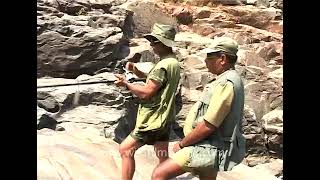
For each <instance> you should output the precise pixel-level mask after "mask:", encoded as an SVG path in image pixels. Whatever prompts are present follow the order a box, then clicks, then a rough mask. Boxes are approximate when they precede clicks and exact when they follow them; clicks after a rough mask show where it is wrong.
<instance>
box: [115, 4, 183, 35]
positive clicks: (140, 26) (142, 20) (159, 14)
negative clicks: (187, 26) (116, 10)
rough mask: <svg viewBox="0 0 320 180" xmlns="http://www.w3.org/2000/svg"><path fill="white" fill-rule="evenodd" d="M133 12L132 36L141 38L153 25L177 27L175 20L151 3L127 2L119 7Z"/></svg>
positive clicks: (157, 5)
mask: <svg viewBox="0 0 320 180" xmlns="http://www.w3.org/2000/svg"><path fill="white" fill-rule="evenodd" d="M121 7H123V8H126V9H128V10H130V11H132V12H133V15H132V18H131V20H132V23H133V27H134V28H133V36H135V37H141V36H142V35H144V34H147V33H150V30H151V28H152V26H153V24H154V23H163V24H172V25H177V22H176V19H175V18H174V17H171V16H170V15H168V14H166V13H165V12H163V11H162V9H161V8H160V7H159V4H157V3H155V2H153V1H138V0H133V1H128V2H127V3H125V4H123V5H121Z"/></svg>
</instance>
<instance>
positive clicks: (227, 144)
mask: <svg viewBox="0 0 320 180" xmlns="http://www.w3.org/2000/svg"><path fill="white" fill-rule="evenodd" d="M237 51H238V44H237V43H236V42H235V41H234V40H232V39H230V38H227V37H220V38H217V39H215V41H214V43H213V44H212V46H211V47H209V48H207V49H205V50H204V53H206V55H207V57H206V59H205V63H206V66H207V68H208V70H209V72H211V73H213V74H216V75H217V77H216V78H215V79H214V80H212V81H211V82H209V83H208V84H207V85H206V86H205V88H204V91H203V94H202V97H201V98H200V99H199V101H198V102H197V103H196V104H195V105H194V106H193V107H192V108H191V110H190V112H189V114H188V116H187V118H186V121H185V126H184V129H183V130H184V134H185V137H184V138H183V139H182V140H181V141H180V142H178V143H176V144H175V145H174V147H173V151H174V152H175V154H174V155H173V156H172V157H171V158H169V159H167V160H166V161H164V162H163V163H161V164H160V165H158V166H157V168H156V169H155V170H154V171H153V174H152V179H153V180H164V179H170V178H173V177H175V176H177V175H180V174H183V173H185V172H187V171H188V172H192V173H193V174H195V175H199V178H200V179H201V180H203V179H210V180H215V179H216V177H217V173H218V171H229V170H231V169H232V168H233V167H234V166H235V165H237V164H239V163H240V162H241V161H242V160H243V158H244V155H245V139H244V137H243V135H242V130H241V124H242V113H243V106H244V88H243V83H242V80H241V77H240V75H239V74H238V73H237V72H236V71H235V69H234V65H235V63H236V60H237V55H236V53H237Z"/></svg>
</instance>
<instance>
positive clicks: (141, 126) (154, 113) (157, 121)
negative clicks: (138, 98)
mask: <svg viewBox="0 0 320 180" xmlns="http://www.w3.org/2000/svg"><path fill="white" fill-rule="evenodd" d="M149 79H152V80H155V81H157V82H159V83H160V84H161V88H160V89H159V91H158V92H157V93H156V94H155V95H154V96H153V97H151V98H150V99H149V100H147V101H142V102H141V104H140V105H139V109H138V114H137V121H136V127H135V129H134V132H139V131H140V132H146V131H153V130H161V129H162V128H164V127H165V126H166V124H167V123H168V122H171V121H174V119H175V99H176V98H175V92H176V90H177V86H178V83H179V80H180V66H179V63H178V60H177V58H176V57H175V55H174V54H170V55H168V56H166V57H164V58H162V59H161V60H160V61H159V62H158V63H157V64H156V65H155V66H154V67H153V68H152V69H151V71H150V73H149V74H148V76H147V81H148V80H149Z"/></svg>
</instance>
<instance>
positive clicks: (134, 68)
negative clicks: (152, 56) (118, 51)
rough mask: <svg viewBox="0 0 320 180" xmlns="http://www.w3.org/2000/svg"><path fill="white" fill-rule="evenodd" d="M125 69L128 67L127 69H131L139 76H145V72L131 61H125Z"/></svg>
mask: <svg viewBox="0 0 320 180" xmlns="http://www.w3.org/2000/svg"><path fill="white" fill-rule="evenodd" d="M126 69H128V70H129V71H132V72H133V73H134V74H135V75H136V76H138V77H139V78H146V77H147V76H146V74H144V73H143V72H142V71H140V70H139V69H137V67H136V66H135V65H134V63H133V62H127V64H126Z"/></svg>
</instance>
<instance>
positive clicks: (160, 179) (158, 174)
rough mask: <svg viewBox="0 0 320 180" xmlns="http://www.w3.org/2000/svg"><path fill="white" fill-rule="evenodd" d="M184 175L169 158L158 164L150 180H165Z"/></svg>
mask: <svg viewBox="0 0 320 180" xmlns="http://www.w3.org/2000/svg"><path fill="white" fill-rule="evenodd" d="M183 173H185V171H184V170H182V168H181V167H180V166H179V165H178V164H177V163H175V162H174V161H173V160H172V159H171V158H168V159H167V160H165V161H164V162H162V163H161V164H159V165H158V166H157V167H156V168H155V169H154V170H153V172H152V180H167V179H171V178H173V177H176V176H179V175H180V174H183Z"/></svg>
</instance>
